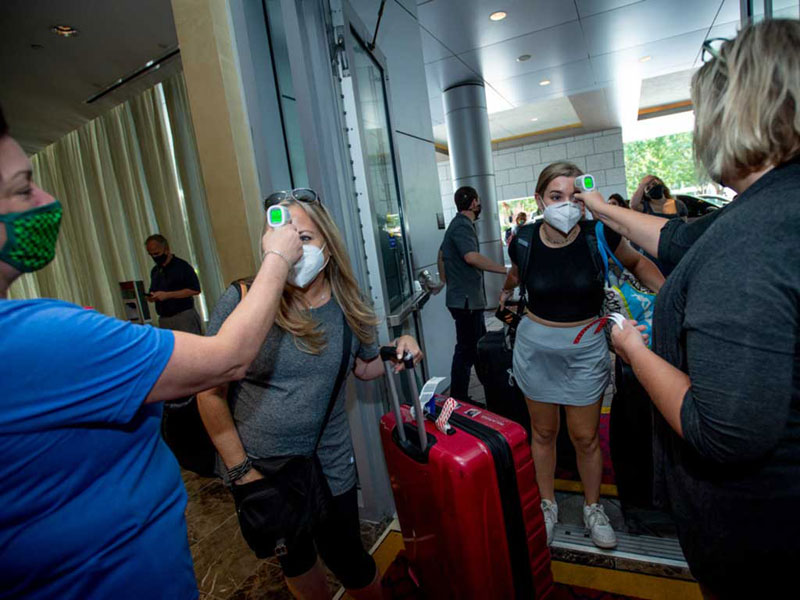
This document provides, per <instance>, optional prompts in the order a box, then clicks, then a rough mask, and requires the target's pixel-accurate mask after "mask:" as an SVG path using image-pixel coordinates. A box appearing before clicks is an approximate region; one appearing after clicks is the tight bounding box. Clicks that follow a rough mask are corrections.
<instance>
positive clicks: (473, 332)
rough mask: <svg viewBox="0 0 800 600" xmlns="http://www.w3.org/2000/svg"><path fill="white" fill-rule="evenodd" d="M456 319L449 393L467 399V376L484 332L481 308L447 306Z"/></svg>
mask: <svg viewBox="0 0 800 600" xmlns="http://www.w3.org/2000/svg"><path fill="white" fill-rule="evenodd" d="M448 310H449V311H450V314H451V315H453V318H454V319H455V321H456V348H455V352H453V365H452V367H451V368H450V395H451V396H452V397H453V398H455V399H456V400H467V399H468V391H469V376H470V370H471V369H472V365H474V364H475V361H476V360H477V358H478V340H480V339H481V338H482V337H483V336H484V334H485V333H486V323H485V321H484V319H483V310H482V309H479V310H471V309H468V308H448Z"/></svg>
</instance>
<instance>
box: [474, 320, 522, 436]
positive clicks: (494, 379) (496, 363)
mask: <svg viewBox="0 0 800 600" xmlns="http://www.w3.org/2000/svg"><path fill="white" fill-rule="evenodd" d="M511 359H512V351H511V348H509V347H507V344H506V341H505V333H504V332H503V331H502V330H501V331H489V332H488V333H486V334H485V335H484V336H483V337H482V338H481V339H480V340H478V360H477V361H476V363H475V372H476V373H477V374H478V379H479V380H480V382H481V384H482V385H483V389H484V392H485V395H486V408H488V409H489V410H490V411H491V412H493V413H497V414H498V415H500V416H501V417H505V418H506V419H511V420H512V421H514V422H516V423H519V424H520V425H522V427H524V428H525V432H526V433H527V434H528V440H530V439H531V418H530V416H529V414H528V406H527V405H526V403H525V396H523V395H522V391H521V390H520V389H519V387H517V384H516V383H515V382H514V378H513V377H511Z"/></svg>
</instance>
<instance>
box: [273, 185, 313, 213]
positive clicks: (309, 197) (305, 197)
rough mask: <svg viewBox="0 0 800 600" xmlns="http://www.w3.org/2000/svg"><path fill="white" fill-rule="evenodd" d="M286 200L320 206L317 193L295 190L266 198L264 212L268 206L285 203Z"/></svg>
mask: <svg viewBox="0 0 800 600" xmlns="http://www.w3.org/2000/svg"><path fill="white" fill-rule="evenodd" d="M286 200H296V201H297V202H307V203H309V204H313V203H314V202H317V203H319V204H320V205H321V204H322V201H321V200H320V199H319V196H318V195H317V192H315V191H314V190H312V189H311V188H295V189H293V190H283V191H281V192H275V193H273V194H270V195H269V196H267V198H266V200H264V210H267V209H268V208H269V207H270V206H275V205H276V204H280V203H281V202H285V201H286Z"/></svg>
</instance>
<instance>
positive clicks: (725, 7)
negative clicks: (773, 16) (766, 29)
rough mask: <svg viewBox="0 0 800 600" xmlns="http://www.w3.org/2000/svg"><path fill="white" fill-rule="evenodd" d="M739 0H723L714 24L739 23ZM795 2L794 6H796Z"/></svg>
mask: <svg viewBox="0 0 800 600" xmlns="http://www.w3.org/2000/svg"><path fill="white" fill-rule="evenodd" d="M740 2H741V0H723V2H722V8H721V9H720V11H719V13H718V14H717V19H716V21H714V22H715V23H730V22H731V21H739V18H740V17H741V8H740V7H739V3H740ZM796 3H797V2H796V0H795V4H796Z"/></svg>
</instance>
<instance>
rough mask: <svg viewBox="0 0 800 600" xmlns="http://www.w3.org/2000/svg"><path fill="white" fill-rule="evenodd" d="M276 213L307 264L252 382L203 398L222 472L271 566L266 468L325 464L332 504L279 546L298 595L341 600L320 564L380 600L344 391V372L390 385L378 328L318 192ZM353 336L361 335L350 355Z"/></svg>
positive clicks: (284, 198)
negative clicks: (290, 459)
mask: <svg viewBox="0 0 800 600" xmlns="http://www.w3.org/2000/svg"><path fill="white" fill-rule="evenodd" d="M276 205H280V206H284V207H286V208H287V209H288V211H289V213H290V215H291V223H292V226H293V227H295V228H296V229H297V231H298V233H299V234H300V240H301V241H302V243H303V257H302V258H301V259H300V261H299V262H298V263H297V265H295V267H294V268H293V269H292V270H291V272H290V273H289V277H288V279H287V284H286V286H285V287H284V289H283V295H282V298H281V303H280V308H279V310H278V314H277V315H276V317H275V324H276V325H277V327H274V328H273V329H272V330H271V331H270V334H269V336H268V337H267V339H266V341H265V342H264V345H263V346H262V348H261V350H260V352H259V354H258V356H257V357H256V359H255V361H254V362H253V365H252V366H251V367H250V369H249V370H248V371H247V374H246V375H245V377H244V379H242V380H241V381H237V382H231V383H230V384H226V385H221V386H218V387H216V388H214V389H212V390H209V391H207V392H205V393H204V394H201V395H200V396H199V404H198V405H199V409H200V414H201V416H202V418H203V422H204V423H205V425H206V428H207V429H208V432H209V434H210V436H211V439H212V441H213V442H214V444H215V446H216V448H217V450H218V452H219V456H220V458H221V460H220V462H219V470H220V473H221V475H222V476H223V479H224V480H225V481H226V483H227V484H229V485H230V486H231V491H232V493H233V496H234V499H235V500H236V505H237V508H238V509H239V514H240V519H239V520H240V524H241V525H242V528H243V533H244V534H245V538H246V539H248V542H251V544H250V545H251V547H252V548H253V549H254V550H255V551H256V554H257V555H259V556H260V557H262V558H263V557H264V556H265V555H268V554H271V553H272V550H273V548H266V549H265V552H264V553H263V554H262V553H261V551H260V550H259V549H258V548H259V547H260V545H261V544H262V542H263V543H265V544H267V543H269V544H271V543H272V541H271V540H269V542H267V541H266V537H267V536H265V535H264V529H263V528H257V529H256V528H252V527H250V526H249V525H248V523H250V521H249V520H248V519H250V517H252V518H253V519H255V520H257V519H259V518H260V517H270V515H269V514H266V515H265V514H259V513H260V511H261V510H262V508H263V507H264V506H266V504H264V503H261V502H260V501H259V500H257V498H258V497H259V494H264V493H265V490H266V489H269V488H270V486H271V485H272V484H271V483H270V477H267V478H265V475H266V474H267V473H265V472H262V471H263V469H264V467H262V466H261V465H265V466H266V465H274V464H275V462H276V459H277V460H278V462H280V460H281V459H280V457H287V456H308V457H312V459H313V460H314V461H315V464H316V461H317V459H318V464H319V465H320V467H321V471H322V472H323V476H322V477H319V479H321V480H323V483H322V487H323V488H325V487H329V491H328V489H324V490H323V492H324V495H326V496H329V498H328V501H327V502H324V503H320V504H319V506H320V507H324V511H323V510H322V509H320V514H319V515H307V516H309V518H310V521H312V523H311V525H310V526H309V527H303V528H298V529H294V530H293V529H292V528H291V527H288V528H287V532H286V537H285V538H284V543H282V544H278V545H275V546H274V550H275V553H276V554H277V555H278V559H279V561H280V564H281V567H282V568H283V574H284V576H285V578H286V583H287V585H288V587H289V590H290V591H291V592H292V594H293V595H294V596H295V597H296V598H304V599H315V600H316V599H318V598H329V597H330V591H329V587H328V581H327V578H326V576H325V570H324V569H323V567H322V563H321V562H320V560H318V558H317V556H318V555H319V557H320V558H321V559H322V561H323V562H324V563H325V564H326V565H327V566H328V567H329V568H330V569H331V571H333V573H334V574H335V575H336V577H337V578H338V579H339V581H340V582H341V583H342V585H344V587H345V588H346V589H347V591H348V594H349V595H350V597H352V598H355V599H356V600H361V599H368V598H369V599H377V598H380V596H381V586H380V581H379V578H378V570H377V568H376V567H375V562H374V561H373V560H372V557H371V556H370V555H369V554H368V553H367V552H366V551H365V550H364V547H363V545H362V543H361V538H360V527H359V519H358V503H357V491H356V469H355V463H354V459H353V448H352V442H351V439H350V430H349V427H348V422H347V415H346V414H345V409H344V400H345V394H344V391H343V390H344V386H343V385H342V386H341V387H340V388H339V389H338V391H337V389H336V385H335V382H336V381H337V379H338V377H337V372H341V373H346V374H349V373H350V372H352V373H353V374H354V375H355V376H356V377H357V378H359V379H362V380H370V379H376V378H378V377H380V376H382V375H383V374H384V368H383V364H382V361H381V360H380V359H379V358H378V346H377V344H376V342H377V340H376V332H375V325H376V324H377V322H378V321H377V319H376V317H375V313H374V312H373V310H372V308H371V306H370V305H369V304H367V302H366V301H365V300H364V299H363V296H362V294H361V291H360V290H359V288H358V285H357V283H356V280H355V277H354V275H353V271H352V268H351V266H350V259H349V258H348V256H347V253H346V251H345V246H344V243H343V241H342V238H341V235H340V233H339V230H338V229H337V227H336V225H335V224H334V222H333V220H332V219H331V217H330V215H329V214H328V212H327V210H326V209H325V207H324V206H323V205H322V203H321V202H320V201H319V198H318V197H317V195H316V194H315V193H314V192H313V191H312V190H308V189H299V190H292V191H291V192H278V193H276V194H273V195H271V196H270V197H269V198H267V200H266V201H265V208H269V207H270V206H276ZM241 292H242V290H241V289H240V288H239V286H238V285H233V286H231V287H230V288H229V289H228V291H227V292H226V293H225V294H224V295H223V296H222V297H221V298H220V300H219V302H218V303H217V306H216V307H215V308H214V311H213V313H212V315H211V319H210V322H209V327H208V330H209V333H210V334H213V333H214V332H215V331H216V330H217V329H218V328H219V327H221V326H222V324H223V323H224V322H225V320H226V318H227V316H228V314H230V313H231V312H232V311H233V310H234V308H235V307H236V305H237V304H238V302H239V298H240V295H241ZM345 329H347V330H349V332H352V335H351V336H350V339H351V341H350V342H349V347H347V344H348V342H347V341H346V340H347V332H346V331H345ZM343 333H344V336H343ZM394 345H395V346H397V351H398V355H402V353H404V352H410V353H411V354H412V355H413V356H414V360H415V362H419V361H420V360H421V359H422V353H421V352H420V349H419V346H418V345H417V342H416V341H415V340H414V339H413V338H411V337H410V336H402V337H400V338H398V339H397V340H395V341H394ZM343 351H344V355H345V356H343ZM342 366H344V367H345V370H342ZM396 368H397V369H398V370H400V369H402V365H401V364H399V365H398V366H397V367H396ZM330 407H332V408H330ZM278 494H279V495H281V494H283V492H281V491H279V492H278ZM284 500H285V501H286V502H288V501H289V498H288V497H287V498H285V499H284ZM282 503H283V502H279V505H280V504H282ZM245 505H249V506H250V508H246V509H245V508H243V506H245ZM323 512H324V515H323V514H322V513H323ZM243 514H244V515H245V518H243V516H242V515H243Z"/></svg>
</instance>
